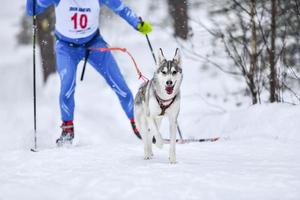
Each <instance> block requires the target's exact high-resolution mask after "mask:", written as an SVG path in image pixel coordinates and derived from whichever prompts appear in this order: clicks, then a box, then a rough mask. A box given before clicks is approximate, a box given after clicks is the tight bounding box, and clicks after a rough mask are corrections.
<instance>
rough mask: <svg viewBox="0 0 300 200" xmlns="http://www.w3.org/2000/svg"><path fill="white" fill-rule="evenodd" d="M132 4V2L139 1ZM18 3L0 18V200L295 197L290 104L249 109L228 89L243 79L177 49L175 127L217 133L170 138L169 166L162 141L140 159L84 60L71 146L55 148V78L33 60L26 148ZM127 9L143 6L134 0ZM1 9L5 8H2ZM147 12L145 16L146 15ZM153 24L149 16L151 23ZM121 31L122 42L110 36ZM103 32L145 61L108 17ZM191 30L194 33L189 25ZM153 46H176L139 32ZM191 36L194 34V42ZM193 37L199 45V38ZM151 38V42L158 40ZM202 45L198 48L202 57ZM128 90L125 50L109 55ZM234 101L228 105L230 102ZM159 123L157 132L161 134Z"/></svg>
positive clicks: (165, 36) (299, 160) (147, 68)
mask: <svg viewBox="0 0 300 200" xmlns="http://www.w3.org/2000/svg"><path fill="white" fill-rule="evenodd" d="M140 4H142V3H140ZM23 5H24V2H21V1H17V0H15V1H14V3H13V4H12V3H11V1H8V0H4V2H3V3H2V6H3V7H4V8H3V11H4V12H2V13H0V17H1V18H2V19H5V20H2V21H1V22H0V23H1V25H2V26H5V27H6V29H5V31H4V30H2V31H0V36H1V37H0V40H1V44H2V46H1V48H0V54H1V60H0V71H1V75H2V77H1V79H0V91H1V98H0V122H1V126H0V199H1V200H2V199H5V200H7V199H8V200H14V199H30V200H35V199H46V200H47V199H51V200H52V199H63V200H65V199H74V200H76V199H97V200H98V199H105V200H106V199H131V200H132V199H144V200H147V199H149V200H150V199H158V200H160V199H176V200H177V199H179V200H181V199H182V200H183V199H184V200H185V199H189V200H190V199H191V200H193V199H195V200H198V199H221V200H232V199H249V200H250V199H251V200H252V199H255V200H256V199H263V200H276V199H278V200H281V199H284V200H298V199H300V155H299V150H300V149H299V147H300V145H299V143H300V139H299V130H300V123H299V122H298V120H299V118H300V107H299V106H298V105H297V106H292V105H287V104H264V105H258V106H250V103H249V100H248V99H247V98H246V97H244V98H242V97H240V96H239V97H235V96H234V95H232V92H233V91H236V89H239V88H241V87H242V86H243V84H241V83H240V82H238V80H236V79H233V78H228V76H227V75H224V74H222V73H220V72H219V71H218V70H217V69H214V68H212V69H209V70H204V69H202V68H201V64H202V63H200V62H196V61H193V60H190V59H188V57H187V56H186V55H183V64H184V66H183V71H184V81H183V86H182V104H181V106H182V109H181V113H180V117H179V123H180V127H181V129H182V131H183V135H184V137H185V138H206V137H215V136H220V137H221V139H220V141H217V142H213V143H211V142H208V143H192V144H185V145H177V160H178V163H177V164H176V165H171V164H169V162H168V145H165V147H164V148H163V149H162V150H159V149H157V148H155V147H154V159H153V160H150V161H148V160H147V161H145V160H143V145H142V143H141V142H140V141H138V140H137V139H136V138H135V136H133V133H132V131H131V128H130V125H129V122H128V120H127V119H126V116H125V114H124V113H123V111H122V109H121V106H120V105H119V103H118V100H117V98H116V96H115V95H114V93H113V91H112V90H111V89H110V88H108V87H107V85H106V83H105V81H104V80H103V79H102V78H101V76H99V75H98V74H97V73H96V72H95V70H94V69H92V67H90V66H87V71H86V74H85V75H86V76H85V80H84V82H80V81H79V75H80V71H81V68H82V63H81V64H80V65H79V66H78V79H77V80H78V81H77V88H76V113H75V116H76V117H75V131H76V132H75V134H76V139H75V141H74V143H75V145H74V146H73V147H69V148H56V147H55V144H54V141H55V139H56V138H57V137H58V136H59V134H60V128H59V125H60V115H59V108H58V90H59V79H58V76H57V75H53V76H52V77H50V79H49V82H48V83H47V85H45V86H43V84H42V82H41V73H40V65H39V64H38V66H37V67H38V73H37V74H38V88H37V89H38V90H37V91H38V93H37V105H38V107H37V108H38V110H37V119H38V121H37V134H38V147H39V152H38V153H33V152H31V151H29V149H30V148H31V147H32V146H33V103H32V54H31V53H32V51H31V47H30V46H26V47H19V46H17V44H16V42H15V35H16V33H17V31H18V20H19V16H20V15H17V14H16V13H17V11H18V12H20V8H22V6H23ZM135 9H141V10H143V11H144V10H145V7H143V6H139V4H137V5H135ZM8 10H10V11H13V12H7V11H8ZM155 19H156V18H153V20H155ZM155 23H159V22H155ZM117 28H120V30H122V33H123V34H125V35H126V41H125V40H124V39H123V38H122V37H120V35H121V33H120V32H118V31H115V30H116V29H117ZM112 29H113V31H111V30H110V29H108V28H107V29H104V30H103V34H104V37H105V38H106V40H107V41H108V42H109V43H110V44H111V45H112V46H121V47H126V48H127V49H128V50H129V51H130V52H131V53H132V55H133V56H134V57H135V59H136V61H137V63H138V65H139V67H140V68H141V70H142V72H143V73H144V74H145V75H146V76H147V77H151V75H152V73H153V71H154V67H155V66H154V64H153V60H152V57H151V54H150V52H149V49H148V46H147V43H146V39H145V37H144V36H142V35H139V34H138V33H136V32H135V31H133V30H132V29H130V27H129V26H128V25H127V24H126V23H124V22H122V21H121V20H116V21H115V25H112ZM195 34H197V32H195ZM149 37H150V39H151V42H152V43H153V46H154V48H155V49H157V48H158V47H162V48H163V49H164V50H165V55H166V56H167V57H169V58H171V57H172V55H173V52H174V51H175V48H176V47H177V45H176V43H175V42H174V40H173V39H171V37H170V35H169V33H168V32H167V33H166V32H163V31H162V30H160V29H158V30H157V31H154V32H153V34H150V35H149ZM199 40H200V39H199ZM204 40H205V41H200V43H201V44H202V43H203V44H206V45H208V42H207V41H206V40H207V37H205V38H204ZM158 45H159V46H158ZM206 50H207V51H208V50H209V48H207V49H205V48H203V49H202V50H201V51H203V54H204V53H205V51H206ZM115 56H116V58H117V60H118V63H119V64H120V67H121V69H122V71H123V73H124V76H125V78H126V80H127V82H128V84H129V86H130V88H131V89H132V91H133V93H136V91H137V88H138V86H139V84H141V81H139V80H137V75H136V72H135V70H134V67H133V64H132V62H131V60H130V58H129V57H127V55H126V54H123V53H115ZM237 102H238V105H240V106H236V104H237ZM167 127H168V123H167V122H166V121H164V122H163V126H162V129H161V130H162V132H163V135H164V137H168V134H167V133H168V131H166V130H167Z"/></svg>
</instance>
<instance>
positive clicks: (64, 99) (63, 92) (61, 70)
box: [56, 41, 82, 121]
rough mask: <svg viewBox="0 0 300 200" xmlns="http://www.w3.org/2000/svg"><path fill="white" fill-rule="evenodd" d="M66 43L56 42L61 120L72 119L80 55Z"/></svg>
mask: <svg viewBox="0 0 300 200" xmlns="http://www.w3.org/2000/svg"><path fill="white" fill-rule="evenodd" d="M78 52H79V51H78V50H76V49H74V48H72V47H69V46H68V45H67V44H66V43H64V42H61V41H57V43H56V65H57V72H58V74H59V77H60V84H61V85H60V94H59V104H60V111H61V119H62V121H73V114H74V106H75V103H74V92H75V86H76V70H77V65H78V63H79V62H80V58H81V56H82V55H79V54H78Z"/></svg>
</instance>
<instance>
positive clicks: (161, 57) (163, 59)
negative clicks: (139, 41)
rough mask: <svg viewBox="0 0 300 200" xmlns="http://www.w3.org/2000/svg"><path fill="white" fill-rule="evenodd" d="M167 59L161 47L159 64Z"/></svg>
mask: <svg viewBox="0 0 300 200" xmlns="http://www.w3.org/2000/svg"><path fill="white" fill-rule="evenodd" d="M165 60H166V58H165V56H164V53H163V50H162V49H161V48H159V51H158V65H160V64H161V63H163V62H164V61H165Z"/></svg>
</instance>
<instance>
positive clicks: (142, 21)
mask: <svg viewBox="0 0 300 200" xmlns="http://www.w3.org/2000/svg"><path fill="white" fill-rule="evenodd" d="M139 19H140V21H141V25H142V26H144V20H143V19H142V17H139Z"/></svg>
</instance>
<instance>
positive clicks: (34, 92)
mask: <svg viewBox="0 0 300 200" xmlns="http://www.w3.org/2000/svg"><path fill="white" fill-rule="evenodd" d="M35 7H36V0H33V3H32V11H33V15H32V51H33V121H34V122H33V129H34V148H32V149H30V150H31V151H33V152H37V131H36V58H35V54H36V50H35V47H36V29H37V26H36V9H35Z"/></svg>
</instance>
